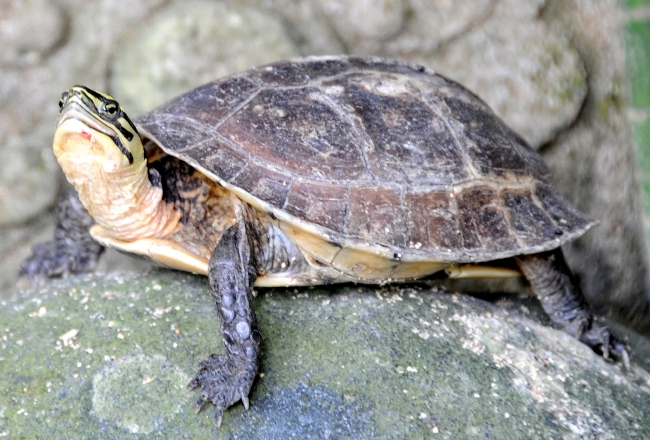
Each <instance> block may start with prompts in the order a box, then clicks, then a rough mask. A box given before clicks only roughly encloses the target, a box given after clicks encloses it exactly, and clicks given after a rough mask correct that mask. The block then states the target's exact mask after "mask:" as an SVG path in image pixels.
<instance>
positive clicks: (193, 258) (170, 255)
mask: <svg viewBox="0 0 650 440" xmlns="http://www.w3.org/2000/svg"><path fill="white" fill-rule="evenodd" d="M90 235H92V237H93V238H94V239H95V240H97V241H98V242H99V243H100V244H102V245H103V246H106V247H110V248H113V249H117V250H120V251H124V252H130V253H134V254H137V255H142V256H144V257H148V258H151V259H152V260H153V261H154V262H156V263H158V264H160V265H162V266H164V267H168V268H170V269H176V270H182V271H185V272H190V273H194V274H197V275H205V276H207V275H208V260H207V259H206V258H203V257H201V256H199V255H196V254H195V253H193V252H191V251H188V250H187V249H185V248H184V247H183V246H181V245H180V244H178V243H176V242H175V241H172V240H164V239H153V238H146V239H142V240H135V241H122V240H116V239H115V238H112V237H110V236H109V235H107V234H106V231H105V230H104V228H102V227H101V226H100V225H94V226H92V227H91V228H90ZM304 285H305V281H304V279H302V278H300V277H296V276H295V274H290V273H278V274H266V275H263V276H259V277H258V278H257V280H256V281H255V286H256V287H287V286H304Z"/></svg>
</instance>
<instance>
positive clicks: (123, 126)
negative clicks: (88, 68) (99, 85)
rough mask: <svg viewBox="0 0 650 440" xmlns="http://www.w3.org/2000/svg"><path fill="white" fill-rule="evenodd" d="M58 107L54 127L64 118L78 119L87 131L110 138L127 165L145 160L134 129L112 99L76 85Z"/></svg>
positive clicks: (139, 139)
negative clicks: (57, 118) (93, 131)
mask: <svg viewBox="0 0 650 440" xmlns="http://www.w3.org/2000/svg"><path fill="white" fill-rule="evenodd" d="M73 104H76V105H74V109H72V108H71V107H73ZM59 108H60V109H61V115H60V116H59V120H58V121H57V127H58V126H59V125H61V124H62V123H63V122H64V121H65V120H66V119H70V118H77V119H80V120H82V121H83V122H84V123H86V124H87V125H88V126H89V127H90V128H92V129H94V130H97V131H99V132H101V133H103V134H106V135H107V136H109V137H110V139H111V140H112V141H113V142H114V144H115V146H116V147H117V148H118V149H119V150H120V152H122V154H124V156H126V158H127V159H128V161H129V163H130V164H133V163H134V160H135V161H136V162H139V161H140V160H143V159H144V148H143V147H142V140H141V138H140V134H139V133H138V130H137V128H136V127H135V125H134V124H133V122H132V121H131V119H130V118H129V117H128V116H127V114H126V113H125V112H124V110H123V109H122V107H121V106H120V104H119V103H118V102H117V101H116V100H115V99H114V98H113V97H112V96H110V95H107V94H106V93H101V92H98V91H96V90H93V89H91V88H89V87H86V86H79V85H77V86H73V87H72V88H71V89H70V90H68V91H67V92H64V93H63V94H62V95H61V100H60V101H59ZM83 116H85V117H83Z"/></svg>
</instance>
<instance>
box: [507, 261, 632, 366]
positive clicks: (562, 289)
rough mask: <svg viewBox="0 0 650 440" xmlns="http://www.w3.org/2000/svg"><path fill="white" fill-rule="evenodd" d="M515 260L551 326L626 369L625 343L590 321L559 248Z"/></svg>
mask: <svg viewBox="0 0 650 440" xmlns="http://www.w3.org/2000/svg"><path fill="white" fill-rule="evenodd" d="M516 261H517V264H518V265H519V268H520V269H521V271H522V272H523V274H524V276H525V277H526V278H527V279H528V281H529V282H530V285H531V287H532V289H533V292H535V294H536V295H537V297H538V298H539V300H540V302H541V303H542V307H543V308H544V311H545V312H546V313H547V314H548V316H549V317H550V318H551V321H553V324H555V325H556V326H558V327H560V328H561V329H562V330H564V331H565V332H566V333H568V334H570V335H571V336H573V337H575V338H576V339H579V340H580V341H581V342H583V343H584V344H586V345H587V346H589V347H591V349H592V350H594V351H595V352H596V353H598V354H600V355H602V356H603V357H604V358H606V359H607V358H609V357H610V355H614V356H615V357H618V358H620V359H622V360H623V363H624V364H625V367H626V368H627V369H628V370H629V356H628V353H627V350H626V348H625V344H624V343H623V342H621V341H619V340H618V339H617V338H616V337H614V336H613V335H612V334H611V333H610V332H609V330H608V329H607V327H604V326H601V325H599V324H598V323H597V322H596V321H595V320H594V318H593V315H592V314H591V312H590V311H589V309H588V307H587V303H586V302H585V299H584V296H583V295H582V291H581V290H580V287H579V286H578V285H577V284H576V283H575V281H574V280H573V276H572V275H571V271H570V270H569V267H568V266H567V264H566V261H565V260H564V254H563V253H562V250H561V249H555V250H552V251H548V252H542V253H539V254H533V255H521V256H519V257H517V258H516Z"/></svg>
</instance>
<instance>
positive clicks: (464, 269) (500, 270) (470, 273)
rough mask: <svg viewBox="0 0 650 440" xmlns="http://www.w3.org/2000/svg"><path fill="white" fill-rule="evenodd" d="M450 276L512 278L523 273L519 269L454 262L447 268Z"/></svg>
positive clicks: (446, 270)
mask: <svg viewBox="0 0 650 440" xmlns="http://www.w3.org/2000/svg"><path fill="white" fill-rule="evenodd" d="M445 272H447V275H448V276H449V278H511V277H520V276H522V275H523V274H522V273H521V272H520V271H518V270H517V269H511V268H508V267H496V266H481V265H478V264H454V265H452V266H449V267H447V268H446V269H445Z"/></svg>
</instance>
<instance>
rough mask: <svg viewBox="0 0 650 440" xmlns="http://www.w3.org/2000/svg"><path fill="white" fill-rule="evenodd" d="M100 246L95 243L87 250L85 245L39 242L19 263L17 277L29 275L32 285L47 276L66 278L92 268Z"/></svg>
mask: <svg viewBox="0 0 650 440" xmlns="http://www.w3.org/2000/svg"><path fill="white" fill-rule="evenodd" d="M101 251H102V248H101V246H100V245H99V244H95V246H94V248H93V249H91V252H89V250H88V249H86V248H85V247H82V246H79V247H76V246H65V245H62V244H61V243H59V242H57V241H50V242H47V243H41V244H38V245H36V246H34V247H33V248H32V254H31V255H30V256H29V257H27V258H26V259H25V260H24V261H23V262H22V264H21V265H20V271H19V272H18V277H22V276H24V275H27V276H29V280H30V281H31V283H32V285H35V286H41V285H43V284H44V283H45V281H46V280H47V279H48V278H53V277H61V278H68V277H69V276H70V275H72V274H76V273H85V272H90V271H92V270H93V269H94V267H95V265H96V264H97V260H98V259H99V255H100V254H101Z"/></svg>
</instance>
